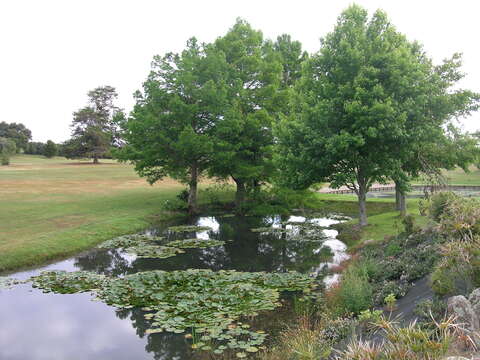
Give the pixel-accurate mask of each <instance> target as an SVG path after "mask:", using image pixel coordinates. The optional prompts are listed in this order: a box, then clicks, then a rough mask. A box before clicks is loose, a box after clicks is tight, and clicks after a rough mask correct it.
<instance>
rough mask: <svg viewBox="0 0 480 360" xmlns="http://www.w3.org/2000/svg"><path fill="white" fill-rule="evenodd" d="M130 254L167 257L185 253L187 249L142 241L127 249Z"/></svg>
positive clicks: (138, 256) (142, 256)
mask: <svg viewBox="0 0 480 360" xmlns="http://www.w3.org/2000/svg"><path fill="white" fill-rule="evenodd" d="M125 250H126V251H127V252H128V253H129V254H133V255H136V256H137V258H156V259H166V258H169V257H172V256H175V255H177V254H183V253H184V252H185V251H183V250H182V249H178V248H175V247H171V246H160V245H151V244H144V243H140V244H138V245H135V246H131V247H129V248H127V249H125Z"/></svg>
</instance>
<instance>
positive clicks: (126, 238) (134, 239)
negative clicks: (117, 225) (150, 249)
mask: <svg viewBox="0 0 480 360" xmlns="http://www.w3.org/2000/svg"><path fill="white" fill-rule="evenodd" d="M162 239H163V238H162V237H158V236H148V235H142V234H132V235H123V236H119V237H116V238H113V239H111V240H107V241H105V242H103V243H101V244H100V245H98V247H99V248H101V249H116V248H121V249H127V248H129V247H131V246H135V245H138V244H139V243H145V242H146V243H148V242H151V241H160V240H162Z"/></svg>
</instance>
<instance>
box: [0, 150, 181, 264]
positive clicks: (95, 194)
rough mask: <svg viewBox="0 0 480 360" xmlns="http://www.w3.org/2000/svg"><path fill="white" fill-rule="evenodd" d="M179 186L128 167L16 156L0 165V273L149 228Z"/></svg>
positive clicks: (105, 162) (107, 163)
mask: <svg viewBox="0 0 480 360" xmlns="http://www.w3.org/2000/svg"><path fill="white" fill-rule="evenodd" d="M181 188H182V185H181V184H179V183H177V182H174V181H172V180H165V181H163V182H160V183H158V184H156V185H154V186H150V185H148V184H147V183H146V182H145V180H144V179H140V178H139V177H138V176H137V175H136V174H135V172H134V171H133V168H132V166H130V165H126V164H119V163H116V162H114V161H108V160H105V161H103V163H102V164H100V165H93V164H90V163H87V162H78V161H69V160H65V159H64V158H59V157H57V158H53V159H46V158H44V157H40V156H29V155H18V156H16V157H13V158H12V161H11V165H10V166H3V167H0V199H1V200H0V254H2V256H1V257H0V271H5V270H9V269H14V268H18V267H22V266H28V265H35V264H40V263H43V262H45V261H48V260H52V259H55V258H59V257H63V256H67V255H71V254H73V253H75V252H78V251H80V250H84V249H87V248H89V247H91V246H92V245H94V244H96V243H99V242H100V241H103V240H106V239H109V238H112V237H114V236H117V235H119V234H125V233H129V232H134V231H137V230H140V229H142V228H145V227H146V226H148V224H149V223H148V217H149V216H153V215H157V214H159V213H161V209H162V203H163V202H164V201H165V200H167V199H171V198H173V197H174V196H175V195H176V194H177V193H178V191H179V190H180V189H181Z"/></svg>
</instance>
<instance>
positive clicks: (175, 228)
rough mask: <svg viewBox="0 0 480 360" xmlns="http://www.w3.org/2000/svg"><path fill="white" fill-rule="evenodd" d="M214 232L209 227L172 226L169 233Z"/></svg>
mask: <svg viewBox="0 0 480 360" xmlns="http://www.w3.org/2000/svg"><path fill="white" fill-rule="evenodd" d="M208 230H212V228H211V227H209V226H197V225H182V226H170V227H169V228H168V231H170V232H196V231H208Z"/></svg>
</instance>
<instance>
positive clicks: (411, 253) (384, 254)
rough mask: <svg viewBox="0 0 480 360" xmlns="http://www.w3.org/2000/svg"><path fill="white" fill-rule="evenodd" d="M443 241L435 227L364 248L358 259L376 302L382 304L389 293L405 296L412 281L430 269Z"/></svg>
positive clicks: (434, 262) (437, 257)
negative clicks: (431, 229)
mask: <svg viewBox="0 0 480 360" xmlns="http://www.w3.org/2000/svg"><path fill="white" fill-rule="evenodd" d="M442 241H443V239H442V238H441V237H438V236H437V234H436V233H435V232H434V231H419V232H416V233H414V234H410V235H408V236H407V235H406V234H400V235H398V236H396V237H392V238H390V239H388V240H387V241H385V242H384V243H381V244H373V245H371V246H367V247H365V248H363V249H362V250H361V252H360V254H361V257H360V259H359V261H358V263H359V266H361V267H362V268H363V271H364V272H365V273H366V274H367V277H368V279H369V282H370V284H371V285H372V288H373V295H372V296H373V302H374V304H376V305H383V304H384V299H385V298H386V297H387V296H389V295H390V294H393V295H394V296H395V297H396V298H397V299H398V298H400V297H402V296H404V295H405V294H406V293H407V291H408V289H409V288H410V287H411V284H412V282H414V281H415V280H418V279H421V278H422V277H424V276H425V275H427V274H429V273H431V271H432V269H433V268H434V267H435V264H436V263H437V262H438V261H439V260H440V258H441V256H440V248H439V244H440V243H441V242H442Z"/></svg>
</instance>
